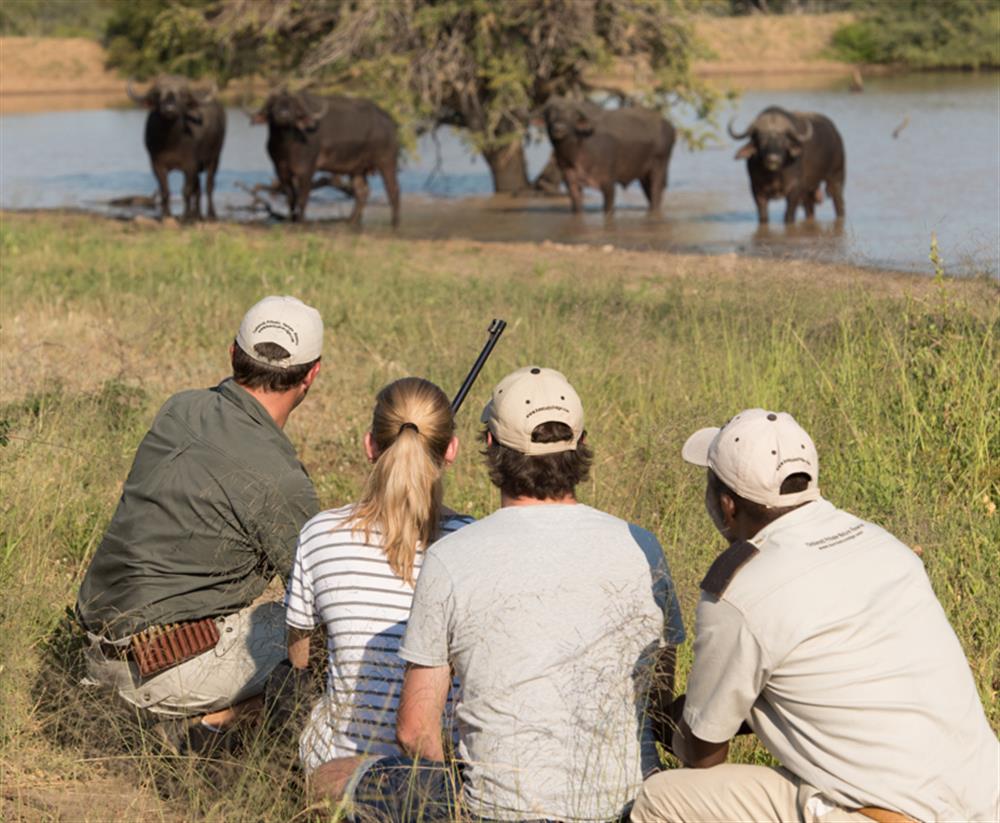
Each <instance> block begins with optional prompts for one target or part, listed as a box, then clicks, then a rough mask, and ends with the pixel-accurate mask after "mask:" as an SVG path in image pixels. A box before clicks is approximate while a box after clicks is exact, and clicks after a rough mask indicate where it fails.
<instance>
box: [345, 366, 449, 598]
mask: <svg viewBox="0 0 1000 823" xmlns="http://www.w3.org/2000/svg"><path fill="white" fill-rule="evenodd" d="M454 431H455V423H454V420H453V419H452V414H451V406H450V404H449V402H448V398H447V396H446V395H445V393H444V392H443V391H441V389H439V388H438V387H437V386H435V385H434V384H433V383H431V382H430V381H428V380H424V379H422V378H419V377H404V378H403V379H401V380H396V381H395V382H393V383H390V384H389V385H388V386H386V387H385V388H383V389H382V390H381V391H380V392H379V393H378V396H377V397H376V398H375V412H374V414H373V415H372V429H371V436H372V440H373V441H374V444H375V447H376V448H377V450H378V457H377V459H376V460H375V465H374V466H373V467H372V471H371V474H369V476H368V480H367V482H366V483H365V488H364V491H363V493H362V495H361V499H360V500H359V501H358V503H357V505H356V506H355V507H354V512H353V514H352V517H351V522H352V523H353V525H354V527H355V528H356V529H357V530H359V531H362V532H364V534H365V540H366V541H367V540H370V537H371V532H372V531H373V530H376V529H377V530H379V531H380V532H381V535H382V546H383V551H385V556H386V559H387V560H388V561H389V567H390V568H391V569H392V570H393V572H394V573H395V574H397V575H398V576H399V577H401V578H402V579H403V580H405V581H406V582H407V583H409V584H410V585H411V586H412V585H413V582H414V579H413V559H414V557H415V556H416V553H417V551H418V550H423V549H424V548H426V547H427V546H428V545H429V544H430V543H431V542H433V540H434V538H436V537H437V532H438V519H439V517H440V513H441V501H442V498H443V496H444V490H443V488H442V483H441V473H442V471H443V470H444V458H445V453H446V452H447V450H448V444H449V443H450V442H451V438H452V435H453V434H454Z"/></svg>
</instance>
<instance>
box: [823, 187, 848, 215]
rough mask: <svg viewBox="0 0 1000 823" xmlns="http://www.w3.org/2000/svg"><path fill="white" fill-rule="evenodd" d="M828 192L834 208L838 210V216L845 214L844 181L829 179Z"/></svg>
mask: <svg viewBox="0 0 1000 823" xmlns="http://www.w3.org/2000/svg"><path fill="white" fill-rule="evenodd" d="M826 193H827V194H829V195H830V199H831V200H833V208H834V210H835V211H836V212H837V218H838V219H840V218H842V217H843V216H844V181H843V180H828V181H827V183H826Z"/></svg>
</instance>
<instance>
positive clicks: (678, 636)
mask: <svg viewBox="0 0 1000 823" xmlns="http://www.w3.org/2000/svg"><path fill="white" fill-rule="evenodd" d="M629 532H630V533H631V535H632V538H633V539H634V540H635V542H636V543H637V544H638V545H639V548H641V549H642V553H643V554H644V555H645V556H646V562H647V563H649V571H650V575H651V579H652V586H653V598H654V599H655V600H656V605H657V606H658V607H659V608H660V609H661V610H662V611H663V640H664V642H665V643H667V644H668V645H671V646H679V645H680V644H681V643H683V642H684V638H685V637H686V636H687V635H686V633H685V631H684V618H683V617H682V616H681V606H680V602H679V601H678V600H677V590H676V589H675V588H674V581H673V578H672V577H671V576H670V567H669V565H668V564H667V558H666V555H665V554H664V553H663V547H662V546H661V545H660V541H659V540H657V539H656V535H654V534H653V533H652V532H650V531H647V530H646V529H643V528H640V527H639V526H636V525H635V524H630V525H629Z"/></svg>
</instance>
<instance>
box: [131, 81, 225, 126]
mask: <svg viewBox="0 0 1000 823" xmlns="http://www.w3.org/2000/svg"><path fill="white" fill-rule="evenodd" d="M125 90H126V91H127V92H128V96H129V97H130V98H131V99H132V100H134V101H135V102H136V103H138V104H139V105H141V106H145V107H146V108H148V109H153V110H155V111H157V112H158V113H159V115H160V116H161V117H162V118H163V119H164V120H176V119H177V118H178V117H181V116H184V117H187V118H189V119H192V120H195V121H198V120H200V115H199V113H198V109H199V108H200V107H201V106H203V105H205V104H207V103H210V102H211V101H213V100H214V99H215V95H216V92H217V89H216V86H215V84H214V83H213V84H212V85H211V87H210V88H208V89H201V90H198V89H195V88H194V87H193V86H192V85H191V84H190V83H189V82H188V81H187V80H185V79H184V78H183V77H173V76H166V77H159V78H157V79H156V80H155V81H153V84H152V85H151V86H150V87H149V89H148V90H147V91H146V93H145V94H138V93H137V92H136V91H135V89H134V88H133V87H132V81H131V80H129V81H128V84H127V86H126V87H125Z"/></svg>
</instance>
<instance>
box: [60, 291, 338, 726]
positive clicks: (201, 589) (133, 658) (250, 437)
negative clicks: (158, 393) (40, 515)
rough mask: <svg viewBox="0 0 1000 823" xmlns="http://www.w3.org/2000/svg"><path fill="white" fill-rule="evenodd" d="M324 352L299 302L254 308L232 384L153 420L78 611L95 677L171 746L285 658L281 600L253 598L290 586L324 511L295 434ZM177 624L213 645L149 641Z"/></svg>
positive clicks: (219, 714)
mask: <svg viewBox="0 0 1000 823" xmlns="http://www.w3.org/2000/svg"><path fill="white" fill-rule="evenodd" d="M322 344H323V322H322V320H321V318H320V316H319V312H317V311H316V310H315V309H313V308H310V307H309V306H306V305H305V304H304V303H302V302H301V301H299V300H297V299H295V298H294V297H267V298H265V299H264V300H262V301H260V302H259V303H257V304H256V305H255V306H254V307H253V308H251V309H250V311H249V312H247V314H246V316H245V317H244V318H243V322H242V324H241V325H240V330H239V333H238V335H237V337H236V339H235V340H234V342H233V344H232V345H231V346H230V357H231V361H232V368H233V376H232V377H231V378H228V379H226V380H224V381H222V383H220V384H219V385H218V386H216V387H215V388H212V389H196V390H192V391H186V392H181V393H180V394H176V395H174V396H173V397H171V398H170V399H169V400H167V402H166V403H165V404H164V405H163V408H161V409H160V411H159V413H158V414H157V415H156V419H155V420H154V421H153V425H152V427H151V428H150V430H149V432H148V433H147V434H146V436H145V437H144V438H143V440H142V442H141V443H140V444H139V449H138V451H137V452H136V456H135V460H134V462H133V464H132V469H131V471H130V472H129V475H128V478H127V479H126V480H125V486H124V489H123V491H122V496H121V500H120V501H119V503H118V508H117V510H116V511H115V514H114V517H113V518H112V520H111V525H110V526H109V527H108V530H107V532H106V534H105V535H104V539H103V540H102V541H101V544H100V546H98V548H97V551H96V553H95V554H94V557H93V559H92V560H91V563H90V567H89V568H88V569H87V573H86V575H85V576H84V579H83V584H82V585H81V587H80V593H79V596H78V598H77V614H78V616H79V619H80V622H81V624H82V625H83V627H84V628H85V629H86V631H87V635H88V638H89V641H90V642H89V647H88V649H87V664H88V672H89V674H90V677H91V679H92V680H95V681H97V682H98V683H100V684H102V685H105V686H108V687H110V688H113V689H114V690H116V691H117V693H118V694H119V695H120V696H121V697H122V698H123V699H124V700H126V701H127V702H128V703H130V704H132V705H134V706H137V707H139V708H141V709H144V710H146V711H148V712H151V713H152V714H154V715H157V716H160V717H161V718H168V719H169V718H173V720H167V721H165V722H164V723H162V724H160V729H161V731H164V732H165V734H166V736H167V738H168V740H169V741H170V742H172V743H177V742H180V741H183V739H185V738H186V737H187V736H188V735H189V734H191V733H192V732H193V731H194V730H195V729H197V730H198V733H199V734H201V735H203V734H204V733H205V731H206V730H207V731H208V732H209V733H211V732H214V731H218V730H220V729H223V728H225V727H227V726H229V725H230V724H232V723H233V722H234V721H235V720H237V719H238V717H239V716H240V715H241V714H243V713H245V712H246V711H247V710H253V709H255V708H257V707H258V706H259V705H260V700H261V698H260V693H261V691H262V689H263V687H264V682H265V681H266V679H267V676H268V674H269V673H270V672H271V670H272V669H273V668H274V667H275V665H277V663H279V662H280V661H281V660H282V659H283V658H284V657H285V653H286V652H285V637H284V623H285V619H284V606H283V605H282V604H281V603H276V602H257V603H255V601H256V600H257V599H258V598H259V597H260V595H261V594H262V593H263V592H264V590H265V589H266V588H267V586H268V583H269V582H270V581H271V580H272V579H273V578H274V577H275V576H276V575H278V576H281V577H282V578H283V579H284V578H286V577H287V575H288V572H289V570H290V568H291V562H292V557H293V556H294V552H295V543H296V538H297V536H298V532H299V529H300V528H301V527H302V525H303V524H304V523H305V522H306V521H307V520H308V519H309V518H311V517H312V516H313V515H315V514H316V513H317V512H318V511H319V505H318V502H317V499H316V493H315V490H314V488H313V485H312V482H311V481H310V480H309V476H308V475H307V474H306V471H305V469H304V468H303V466H302V464H301V463H300V462H299V460H298V458H297V457H296V454H295V449H294V447H293V446H292V444H291V442H289V440H288V438H287V437H286V435H285V433H284V432H283V431H282V429H283V428H284V426H285V423H286V421H287V420H288V417H289V415H290V414H291V412H292V411H293V410H294V409H295V408H296V406H298V404H299V403H301V402H302V400H303V399H304V398H305V396H306V394H307V393H308V391H309V388H310V386H311V385H312V383H313V381H314V380H315V379H316V376H317V374H318V373H319V369H320V354H321V351H322ZM193 621H204V622H202V623H201V624H200V625H198V626H195V627H190V624H191V623H192V622H193ZM177 624H179V625H180V627H181V629H182V630H183V631H185V632H186V633H187V635H188V637H189V638H190V637H199V638H201V641H200V645H208V646H209V647H208V648H207V650H205V651H202V652H200V653H198V654H196V655H194V656H190V648H183V647H182V648H179V647H178V644H177V643H176V642H174V643H167V642H166V641H163V643H164V644H165V645H163V646H158V647H156V648H154V649H152V650H150V648H149V647H148V646H145V645H143V644H144V643H145V641H146V640H147V639H148V638H149V637H150V636H151V635H155V634H156V633H157V632H159V631H160V629H161V627H165V626H175V625H177ZM213 624H214V625H213ZM189 628H190V630H189ZM216 634H217V635H218V641H217V642H216V643H214V645H211V643H212V639H213V638H214V637H215V635H216ZM174 636H176V635H174ZM206 637H207V638H208V639H207V641H206V640H205V638H206ZM190 645H191V644H190V643H188V646H189V647H190ZM198 647H199V646H198V645H195V646H194V648H198ZM161 652H162V653H161ZM153 657H155V658H156V661H157V662H156V665H155V666H150V665H149V664H148V661H149V660H150V659H151V658H153ZM140 663H142V664H143V666H142V667H140ZM165 663H166V664H167V665H164V664H165ZM141 668H142V670H140V669H141ZM150 668H158V669H159V670H158V671H152V672H150V671H148V669H150ZM144 672H146V673H144Z"/></svg>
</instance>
